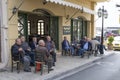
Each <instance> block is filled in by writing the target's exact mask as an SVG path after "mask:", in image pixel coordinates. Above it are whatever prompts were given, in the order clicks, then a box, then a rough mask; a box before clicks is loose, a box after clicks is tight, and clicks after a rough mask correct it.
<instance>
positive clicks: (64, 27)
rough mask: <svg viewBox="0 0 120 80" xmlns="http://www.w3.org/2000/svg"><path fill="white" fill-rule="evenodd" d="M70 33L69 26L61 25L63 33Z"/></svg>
mask: <svg viewBox="0 0 120 80" xmlns="http://www.w3.org/2000/svg"><path fill="white" fill-rule="evenodd" d="M69 34H70V26H63V35H69Z"/></svg>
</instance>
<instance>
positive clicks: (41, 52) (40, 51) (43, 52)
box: [35, 40, 53, 70]
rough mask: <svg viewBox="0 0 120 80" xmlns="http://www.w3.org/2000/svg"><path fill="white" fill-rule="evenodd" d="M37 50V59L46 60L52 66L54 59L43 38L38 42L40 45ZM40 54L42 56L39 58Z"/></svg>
mask: <svg viewBox="0 0 120 80" xmlns="http://www.w3.org/2000/svg"><path fill="white" fill-rule="evenodd" d="M35 51H36V60H37V61H44V62H45V63H46V64H48V65H49V67H50V68H51V67H52V63H53V61H52V59H50V54H49V52H48V50H47V48H46V47H45V42H44V41H43V40H40V41H39V42H38V46H37V47H36V49H35ZM39 55H41V56H42V58H39V57H38V56H39ZM51 70H52V69H51Z"/></svg>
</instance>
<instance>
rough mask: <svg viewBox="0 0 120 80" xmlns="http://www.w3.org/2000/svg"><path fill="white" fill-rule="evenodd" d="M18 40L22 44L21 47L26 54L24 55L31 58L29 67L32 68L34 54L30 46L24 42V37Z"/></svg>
mask: <svg viewBox="0 0 120 80" xmlns="http://www.w3.org/2000/svg"><path fill="white" fill-rule="evenodd" d="M20 39H21V42H22V44H21V46H22V48H23V50H24V51H25V53H26V54H25V55H28V56H30V57H31V65H32V66H34V61H35V60H34V56H35V54H34V52H32V51H31V48H30V46H29V45H28V43H27V42H26V41H25V36H20Z"/></svg>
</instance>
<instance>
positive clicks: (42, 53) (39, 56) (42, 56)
mask: <svg viewBox="0 0 120 80" xmlns="http://www.w3.org/2000/svg"><path fill="white" fill-rule="evenodd" d="M35 51H36V60H37V61H45V62H46V61H47V58H48V57H49V53H48V50H47V48H46V47H43V46H37V47H36V49H35Z"/></svg>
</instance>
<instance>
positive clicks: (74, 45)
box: [71, 38, 79, 55]
mask: <svg viewBox="0 0 120 80" xmlns="http://www.w3.org/2000/svg"><path fill="white" fill-rule="evenodd" d="M78 48H79V44H78V41H77V39H76V38H74V40H73V41H72V43H71V49H72V52H71V53H72V55H77V50H78Z"/></svg>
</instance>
